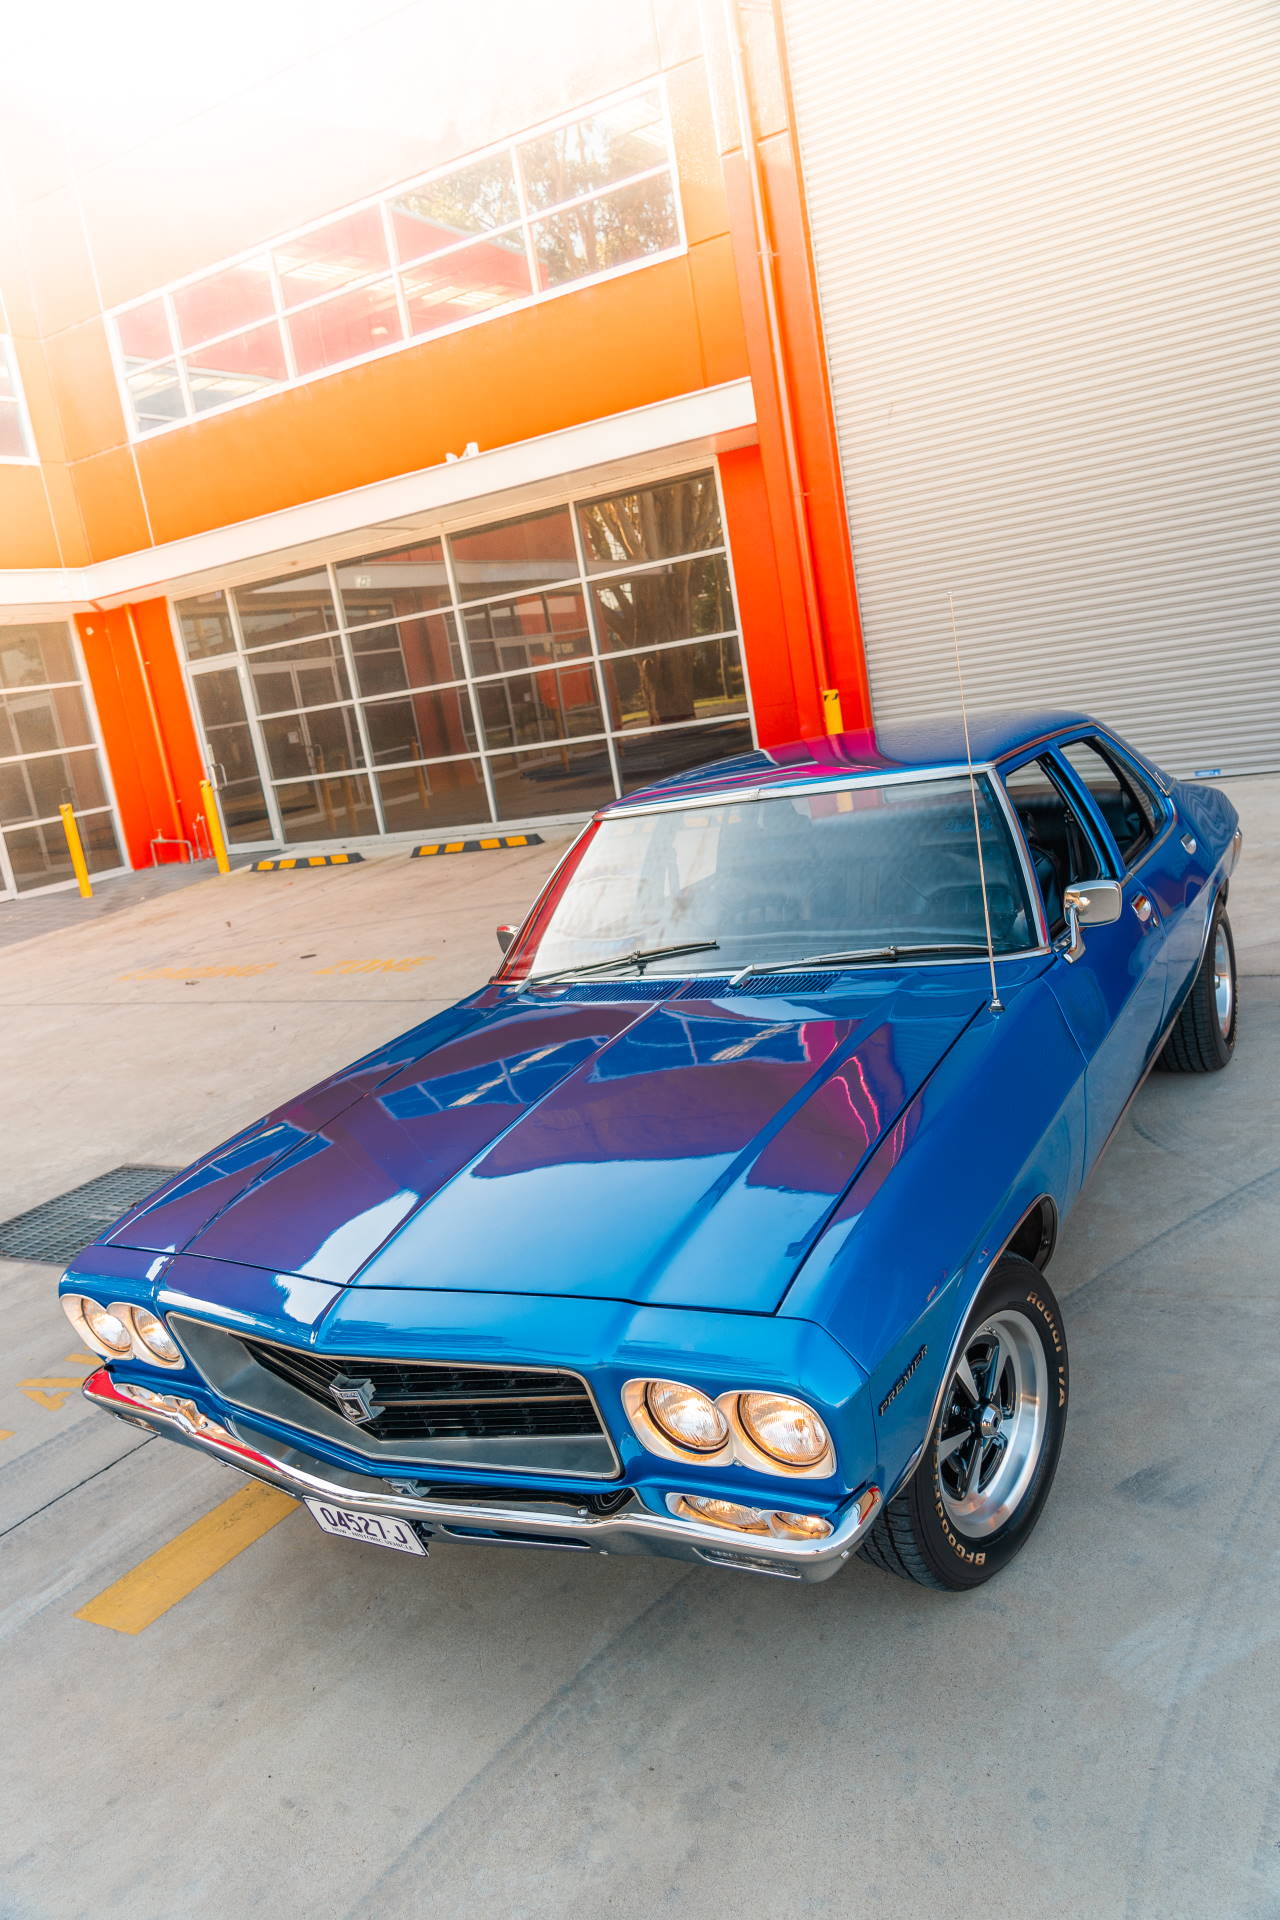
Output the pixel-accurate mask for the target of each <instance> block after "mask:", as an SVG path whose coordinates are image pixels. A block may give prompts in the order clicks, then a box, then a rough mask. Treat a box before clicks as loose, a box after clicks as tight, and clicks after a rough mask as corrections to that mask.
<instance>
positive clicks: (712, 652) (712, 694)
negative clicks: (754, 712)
mask: <svg viewBox="0 0 1280 1920" xmlns="http://www.w3.org/2000/svg"><path fill="white" fill-rule="evenodd" d="M604 676H605V686H606V689H607V691H608V698H609V715H610V724H611V725H612V726H614V727H617V728H621V729H624V730H625V729H630V728H633V727H663V726H671V725H673V724H675V723H676V722H677V721H681V720H709V719H715V718H718V717H719V716H720V715H722V714H728V713H745V712H746V707H747V691H746V686H745V684H744V682H743V677H742V661H741V658H740V656H739V653H738V642H737V640H736V639H734V638H733V636H732V635H730V636H728V637H727V638H725V639H721V640H699V641H695V642H694V644H693V645H692V646H689V647H664V648H663V649H662V650H661V651H660V652H657V653H629V654H626V655H623V656H620V657H618V658H615V659H610V660H607V661H606V662H605V667H604Z"/></svg>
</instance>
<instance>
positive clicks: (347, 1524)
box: [307, 1500, 427, 1560]
mask: <svg viewBox="0 0 1280 1920" xmlns="http://www.w3.org/2000/svg"><path fill="white" fill-rule="evenodd" d="M307 1505H308V1507H310V1509H311V1512H312V1514H313V1515H314V1517H315V1519H316V1521H317V1523H318V1524H319V1525H320V1526H322V1527H323V1528H324V1530H325V1532H326V1533H340V1534H341V1535H342V1536H343V1538H344V1539H347V1540H363V1541H364V1542H365V1543H366V1544H367V1545H368V1546H371V1547H391V1548H393V1549H394V1550H395V1552H396V1553H420V1554H421V1555H422V1557H423V1559H424V1560H425V1559H426V1557H427V1549H426V1548H425V1547H424V1546H423V1544H422V1542H421V1540H419V1538H418V1536H417V1534H416V1533H415V1532H414V1530H413V1528H412V1527H411V1526H410V1525H409V1523H408V1521H407V1520H392V1519H391V1518H389V1517H385V1516H384V1515H382V1514H379V1513H352V1512H351V1510H350V1508H348V1507H333V1506H330V1504H329V1502H328V1501H327V1500H308V1501H307Z"/></svg>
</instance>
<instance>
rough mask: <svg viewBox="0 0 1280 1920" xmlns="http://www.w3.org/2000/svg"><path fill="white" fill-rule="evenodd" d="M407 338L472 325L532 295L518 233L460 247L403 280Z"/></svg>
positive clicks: (530, 282)
mask: <svg viewBox="0 0 1280 1920" xmlns="http://www.w3.org/2000/svg"><path fill="white" fill-rule="evenodd" d="M401 278H402V282H403V285H404V295H405V304H406V306H407V308H408V313H409V331H410V333H415V334H417V333H431V332H433V331H434V330H435V328H437V327H449V326H452V325H453V323H454V321H456V320H471V319H473V318H474V317H475V315H476V314H477V313H485V312H487V311H488V309H489V308H490V307H505V306H509V305H510V303H511V302H512V301H513V300H523V299H525V298H526V297H527V296H528V295H529V294H530V293H531V292H532V291H533V283H532V281H531V280H530V278H529V259H528V255H527V254H526V253H525V248H524V238H523V235H521V234H520V233H507V234H503V235H501V236H500V237H499V238H498V239H495V240H481V241H479V242H477V244H476V245H475V246H473V247H459V248H458V249H457V251H456V252H454V253H446V254H442V255H441V257H440V258H439V259H438V260H431V261H428V262H427V264H426V265H425V266H420V267H412V268H410V269H409V271H408V272H407V273H405V274H403V275H402V276H401Z"/></svg>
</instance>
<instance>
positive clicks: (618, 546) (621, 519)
mask: <svg viewBox="0 0 1280 1920" xmlns="http://www.w3.org/2000/svg"><path fill="white" fill-rule="evenodd" d="M578 521H579V524H580V526H581V528H582V543H583V546H584V547H585V548H586V552H587V567H588V570H589V571H590V572H592V573H603V572H604V571H605V570H606V569H615V568H619V567H625V566H628V565H630V564H632V563H633V562H635V561H638V560H665V559H666V558H667V557H668V555H675V554H680V553H698V552H700V551H701V550H702V549H703V548H704V547H718V546H721V545H723V542H724V535H723V533H722V532H721V527H720V502H719V501H718V499H717V498H716V483H715V476H714V475H713V474H710V473H695V474H690V475H689V476H688V477H687V478H686V479H683V480H667V481H664V482H663V484H662V485H661V486H657V487H641V488H638V489H636V490H635V491H633V492H630V493H614V494H610V495H609V496H608V497H607V498H606V499H603V500H592V501H591V502H589V504H588V505H586V506H583V507H579V508H578ZM730 624H731V625H732V624H733V623H732V622H730Z"/></svg>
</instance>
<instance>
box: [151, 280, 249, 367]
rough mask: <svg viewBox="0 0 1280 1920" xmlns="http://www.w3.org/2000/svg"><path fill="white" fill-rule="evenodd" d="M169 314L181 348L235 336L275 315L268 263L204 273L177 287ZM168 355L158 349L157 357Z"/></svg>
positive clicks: (162, 349) (163, 349)
mask: <svg viewBox="0 0 1280 1920" xmlns="http://www.w3.org/2000/svg"><path fill="white" fill-rule="evenodd" d="M173 310H174V314H175V316H176V319H177V322H178V336H179V339H180V341H181V344H182V345H183V346H184V347H198V346H199V345H200V343H201V342H202V341H204V340H214V339H216V338H217V336H218V335H219V334H220V333H235V332H237V331H238V330H239V329H240V328H242V327H248V326H252V325H253V323H254V321H256V320H266V319H268V318H269V317H270V316H271V314H273V313H274V311H275V301H274V299H273V297H272V293H271V266H270V262H269V261H267V260H266V259H262V260H244V261H242V262H241V263H240V265H239V266H235V267H223V268H222V269H221V270H220V271H219V272H218V273H208V274H206V275H205V277H204V279H203V280H196V281H193V282H192V284H191V285H190V286H188V287H178V288H176V289H175V291H174V294H173ZM168 351H169V349H168V347H167V346H165V347H161V349H160V353H167V352H168ZM156 357H157V358H159V354H157V356H156Z"/></svg>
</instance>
